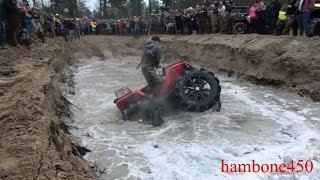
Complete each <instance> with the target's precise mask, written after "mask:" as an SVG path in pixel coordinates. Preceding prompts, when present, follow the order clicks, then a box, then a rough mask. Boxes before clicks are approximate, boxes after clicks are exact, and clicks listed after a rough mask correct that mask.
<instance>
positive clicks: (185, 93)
mask: <svg viewBox="0 0 320 180" xmlns="http://www.w3.org/2000/svg"><path fill="white" fill-rule="evenodd" d="M162 73H163V81H162V85H161V89H160V95H159V96H158V97H154V96H153V91H152V90H150V88H148V86H147V87H145V88H142V89H133V90H130V89H129V88H127V87H124V88H121V89H120V90H118V91H116V92H115V94H116V96H117V98H116V99H115V100H114V103H115V104H116V106H117V107H118V109H119V110H120V111H121V113H122V115H123V119H124V120H142V121H143V122H146V123H151V124H152V125H153V126H160V125H161V124H162V122H163V120H162V115H163V113H164V112H167V111H168V110H170V109H171V110H174V111H175V110H177V109H183V110H186V111H192V112H204V111H206V110H209V109H211V108H213V107H214V106H215V107H217V109H216V110H217V111H219V110H220V108H221V102H220V92H221V87H220V82H219V80H218V78H217V77H216V76H215V75H214V74H213V73H212V72H210V71H207V70H205V69H198V68H195V67H193V66H191V65H190V64H188V63H187V62H185V61H179V62H177V63H173V64H171V65H168V66H167V67H165V68H163V69H162Z"/></svg>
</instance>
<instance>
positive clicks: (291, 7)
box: [283, 0, 298, 36]
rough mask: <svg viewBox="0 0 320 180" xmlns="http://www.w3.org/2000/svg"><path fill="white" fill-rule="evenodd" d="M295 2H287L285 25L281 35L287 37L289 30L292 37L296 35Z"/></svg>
mask: <svg viewBox="0 0 320 180" xmlns="http://www.w3.org/2000/svg"><path fill="white" fill-rule="evenodd" d="M296 4H297V0H289V2H288V8H287V10H286V17H287V18H286V24H285V27H284V30H283V34H286V35H289V33H290V29H291V28H292V30H293V35H294V36H297V35H298V25H297V18H296V12H297V6H296Z"/></svg>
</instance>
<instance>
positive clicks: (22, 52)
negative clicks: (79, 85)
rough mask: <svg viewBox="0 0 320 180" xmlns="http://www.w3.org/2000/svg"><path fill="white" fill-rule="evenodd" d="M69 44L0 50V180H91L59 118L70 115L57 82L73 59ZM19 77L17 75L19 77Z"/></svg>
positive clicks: (85, 163) (86, 164)
mask: <svg viewBox="0 0 320 180" xmlns="http://www.w3.org/2000/svg"><path fill="white" fill-rule="evenodd" d="M66 45H67V44H65V43H63V42H60V41H53V40H49V42H47V43H46V44H36V45H35V46H34V47H33V48H32V49H31V50H27V49H26V48H24V47H17V48H9V49H7V50H0V72H1V74H0V79H1V80H2V81H3V82H5V80H8V79H9V80H10V83H9V84H6V83H4V84H2V85H1V87H0V99H1V100H0V132H1V133H0V179H90V178H92V177H93V175H92V172H91V170H90V168H89V165H88V163H87V162H86V161H84V160H82V159H81V157H79V155H78V152H77V149H76V148H75V146H74V145H73V141H72V138H71V137H70V135H69V134H68V133H67V130H66V129H64V130H63V129H61V127H63V123H61V121H60V119H59V117H61V116H63V115H69V114H68V113H69V112H68V108H67V103H66V101H64V99H63V97H62V95H61V93H60V90H59V86H58V85H59V83H61V82H60V80H63V79H65V78H63V76H62V75H61V74H62V73H61V72H62V71H63V69H64V68H65V67H66V66H67V65H68V63H70V61H71V60H72V58H71V52H70V51H69V50H68V48H66ZM16 77H18V78H16Z"/></svg>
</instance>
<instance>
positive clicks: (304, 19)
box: [297, 0, 315, 36]
mask: <svg viewBox="0 0 320 180" xmlns="http://www.w3.org/2000/svg"><path fill="white" fill-rule="evenodd" d="M297 4H298V14H297V21H298V27H299V34H300V36H303V35H308V28H309V23H310V12H311V10H312V8H313V6H314V4H315V1H314V0H299V2H298V3H297Z"/></svg>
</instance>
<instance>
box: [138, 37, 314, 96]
mask: <svg viewBox="0 0 320 180" xmlns="http://www.w3.org/2000/svg"><path fill="white" fill-rule="evenodd" d="M149 38H150V37H149ZM147 39H148V38H142V39H140V40H139V42H141V41H142V42H143V41H146V40H147ZM161 39H162V41H163V44H164V46H163V49H164V56H165V58H166V59H168V60H169V61H170V60H174V59H177V58H183V59H186V60H188V61H191V62H194V63H196V64H199V65H201V66H203V67H204V68H209V69H214V70H223V71H227V72H229V73H234V74H236V75H239V76H243V77H245V78H248V79H250V80H254V81H256V82H257V83H263V84H270V85H276V86H280V87H285V88H289V89H290V90H293V91H296V92H299V94H306V95H310V93H311V92H314V91H315V90H316V89H319V88H320V42H319V39H318V38H296V37H291V36H259V35H240V36H239V35H238V36H233V35H203V36H179V37H175V36H163V37H162V38H161Z"/></svg>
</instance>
